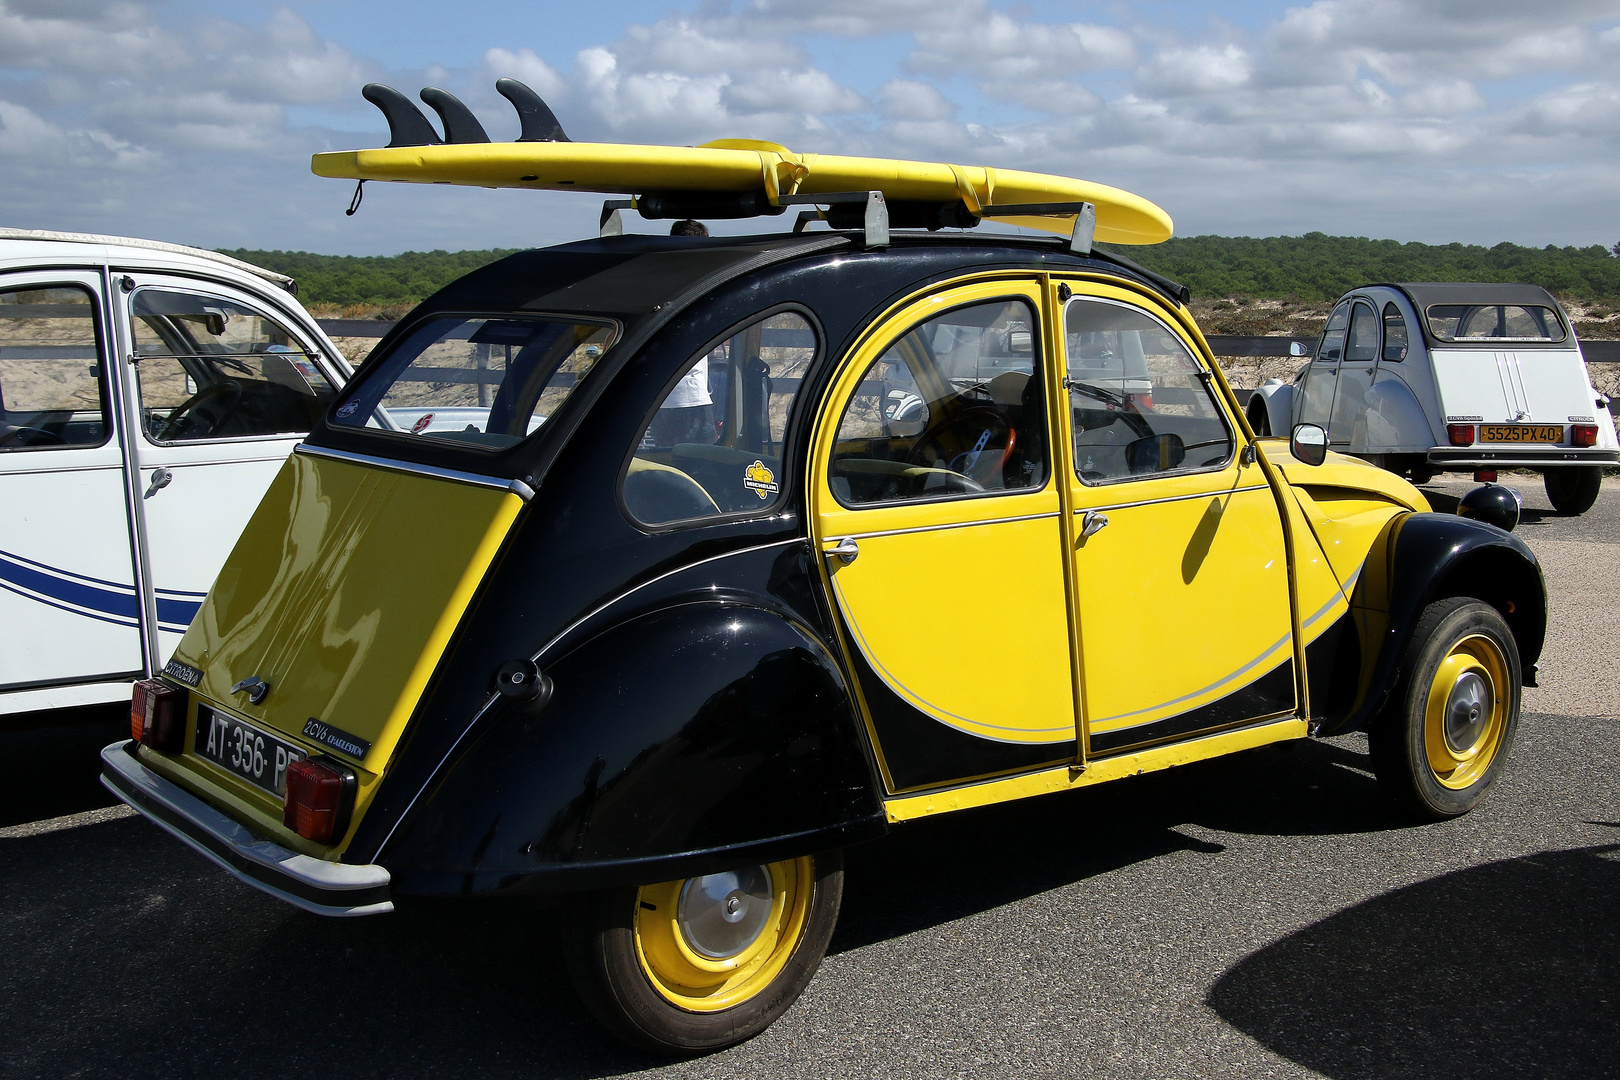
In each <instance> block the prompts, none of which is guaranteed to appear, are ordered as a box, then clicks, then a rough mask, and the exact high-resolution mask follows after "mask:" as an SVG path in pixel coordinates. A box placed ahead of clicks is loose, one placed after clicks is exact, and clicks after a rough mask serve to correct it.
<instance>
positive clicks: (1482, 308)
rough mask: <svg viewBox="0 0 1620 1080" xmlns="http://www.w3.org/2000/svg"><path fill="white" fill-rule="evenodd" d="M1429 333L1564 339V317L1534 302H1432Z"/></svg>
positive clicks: (1449, 337)
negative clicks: (1561, 317)
mask: <svg viewBox="0 0 1620 1080" xmlns="http://www.w3.org/2000/svg"><path fill="white" fill-rule="evenodd" d="M1426 314H1427V315H1428V319H1429V333H1431V334H1433V335H1434V336H1435V337H1437V338H1439V339H1440V340H1441V341H1563V340H1564V337H1565V332H1564V321H1563V320H1562V319H1560V318H1559V317H1558V312H1556V311H1554V310H1553V309H1552V308H1550V307H1542V306H1539V305H1533V304H1430V305H1429V308H1428V311H1427V312H1426Z"/></svg>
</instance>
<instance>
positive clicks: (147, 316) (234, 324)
mask: <svg viewBox="0 0 1620 1080" xmlns="http://www.w3.org/2000/svg"><path fill="white" fill-rule="evenodd" d="M130 316H131V318H130V323H131V326H132V328H133V331H134V338H135V360H136V364H135V371H136V379H137V381H138V383H139V386H140V394H141V425H142V427H143V428H144V429H145V430H146V434H147V437H148V438H150V439H152V440H153V441H154V442H160V443H176V442H191V441H195V440H198V439H222V438H243V437H247V436H253V435H296V434H302V433H304V432H306V431H308V430H309V429H310V428H311V427H313V426H314V424H315V421H316V420H317V419H318V418H319V417H320V415H321V413H322V412H324V411H325V410H326V406H327V405H328V404H330V403H331V400H332V386H331V384H330V383H328V382H327V381H326V376H324V375H322V374H321V371H320V369H319V368H318V367H316V366H315V359H314V356H313V354H311V353H310V352H309V350H308V349H306V348H305V347H304V346H303V344H302V343H300V342H299V341H298V339H297V338H295V337H293V336H292V334H290V333H289V332H288V331H287V329H286V328H285V327H283V326H282V325H281V324H280V323H278V322H276V321H275V320H274V319H271V318H269V317H268V316H266V315H264V314H262V313H260V312H258V311H256V310H254V309H253V308H250V307H248V306H247V305H245V304H240V303H237V302H236V301H233V300H222V299H219V298H217V297H211V296H201V295H198V294H196V293H187V292H179V291H175V290H169V289H141V290H140V291H138V292H136V293H135V295H134V297H133V299H132V300H131V302H130Z"/></svg>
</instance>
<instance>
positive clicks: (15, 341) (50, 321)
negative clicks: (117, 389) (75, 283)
mask: <svg viewBox="0 0 1620 1080" xmlns="http://www.w3.org/2000/svg"><path fill="white" fill-rule="evenodd" d="M101 387H102V379H101V354H100V351H99V349H98V348H97V344H96V317H95V303H94V301H93V299H92V297H91V295H90V293H89V292H88V291H87V290H85V289H81V288H75V287H72V286H62V287H46V288H30V289H14V290H11V291H8V292H0V452H6V451H12V450H43V449H49V448H50V447H53V446H99V445H100V444H101V443H102V442H104V441H106V436H107V416H106V407H105V402H104V399H103V395H102V389H101Z"/></svg>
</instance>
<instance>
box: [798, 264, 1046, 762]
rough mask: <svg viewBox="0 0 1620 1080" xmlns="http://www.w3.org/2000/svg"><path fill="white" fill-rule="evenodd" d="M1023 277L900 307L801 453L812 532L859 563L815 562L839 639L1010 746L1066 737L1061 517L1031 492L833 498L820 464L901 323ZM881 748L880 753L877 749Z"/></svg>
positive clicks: (971, 727)
mask: <svg viewBox="0 0 1620 1080" xmlns="http://www.w3.org/2000/svg"><path fill="white" fill-rule="evenodd" d="M1040 295H1041V294H1040V287H1039V285H1038V284H1037V283H1036V282H1034V281H1032V280H1029V279H1027V278H1025V279H1023V280H1014V279H1002V280H996V281H987V282H982V283H980V284H976V285H971V286H968V287H965V288H957V289H951V290H948V291H941V292H938V293H936V294H934V295H931V296H928V297H926V298H924V299H921V300H919V301H917V302H916V303H913V304H910V305H907V306H906V307H904V308H903V309H902V310H900V311H899V312H897V313H895V314H894V315H893V317H892V318H891V319H890V320H887V321H885V322H884V324H883V329H882V330H880V331H879V332H878V333H877V334H875V335H872V336H870V337H868V338H867V340H866V341H864V342H863V343H862V344H861V345H860V346H859V347H858V348H857V349H856V350H855V351H854V353H852V354H851V356H850V357H849V358H848V359H847V360H846V361H845V363H844V365H843V367H842V369H841V370H840V372H839V375H838V377H837V379H836V380H835V382H834V384H833V387H832V389H831V391H830V393H829V395H828V397H827V398H826V399H825V401H826V404H825V406H824V407H823V409H822V420H821V423H820V426H819V427H818V429H817V432H816V437H815V441H814V444H813V447H814V448H813V449H812V451H811V481H810V499H811V509H812V520H813V521H814V522H815V526H814V528H815V538H816V540H817V541H818V544H820V545H821V546H824V547H825V546H829V545H832V544H834V543H836V542H837V541H838V540H840V539H842V538H844V537H854V538H855V539H856V541H857V543H858V544H859V545H860V554H859V556H858V557H857V558H856V559H855V560H854V561H853V562H851V563H848V564H847V565H846V564H844V563H843V562H841V561H840V560H838V559H824V560H823V564H824V567H825V572H826V575H827V582H828V586H829V589H830V591H831V594H832V595H833V597H834V598H835V601H836V603H837V605H838V608H839V612H840V614H841V615H842V616H843V619H844V625H845V629H846V631H847V640H848V643H849V645H850V647H851V648H853V649H857V650H859V651H860V652H861V653H862V655H864V656H865V658H866V659H867V661H868V662H869V663H870V664H871V665H872V668H873V670H874V671H875V672H877V673H878V676H879V677H880V678H881V679H883V681H884V683H885V684H886V685H887V686H888V687H889V688H890V689H891V690H893V691H894V692H895V693H896V694H898V695H899V696H900V697H901V698H903V699H905V700H906V701H908V702H910V703H911V704H912V705H913V706H915V707H916V708H917V709H919V710H921V711H922V712H923V713H925V714H926V715H928V716H930V717H932V718H933V719H935V720H937V721H938V722H939V723H941V724H944V725H946V726H948V727H951V728H953V729H955V730H958V731H962V732H965V733H967V734H970V735H975V736H977V737H979V738H983V739H991V740H995V741H999V742H1013V743H1054V742H1063V741H1067V740H1070V739H1073V738H1074V737H1075V710H1074V674H1073V666H1072V663H1071V650H1070V637H1069V616H1068V600H1067V592H1066V590H1065V587H1064V580H1063V566H1062V551H1063V540H1062V529H1063V522H1062V514H1061V504H1060V499H1059V492H1058V490H1057V487H1056V485H1055V484H1054V483H1052V481H1051V480H1048V481H1047V483H1046V485H1045V487H1043V488H1042V489H1040V490H1038V491H1033V492H1025V493H1008V494H998V495H994V496H988V497H983V496H981V497H977V498H964V499H949V500H940V501H933V502H914V503H894V504H884V505H869V506H862V507H859V508H855V509H850V508H846V507H844V506H842V505H840V504H839V502H838V500H837V499H836V498H835V497H834V496H833V494H832V490H831V487H830V483H829V476H828V470H827V464H828V462H829V461H831V460H832V458H833V452H834V444H835V440H836V435H837V427H838V422H839V419H840V417H841V416H842V415H843V408H844V403H845V402H846V401H847V400H848V399H849V397H850V395H852V394H853V393H854V392H855V391H856V389H857V388H858V385H859V381H860V378H861V376H862V374H863V373H864V372H865V370H866V367H867V365H868V364H869V363H871V361H872V360H873V359H875V358H876V357H877V356H879V355H880V354H882V353H883V351H884V350H886V349H887V348H889V346H890V345H891V344H893V343H894V341H895V340H896V339H897V338H900V337H902V336H903V335H904V334H905V333H907V332H908V331H909V330H910V328H911V327H913V326H915V325H917V324H918V323H919V322H922V321H925V320H927V319H929V318H931V317H933V316H934V315H936V314H938V313H940V312H941V311H944V310H947V309H949V308H953V307H957V306H960V305H963V304H969V303H973V302H974V301H977V300H988V299H994V298H1003V297H1020V296H1021V297H1024V298H1026V299H1027V300H1028V301H1029V303H1030V305H1031V307H1032V308H1034V309H1035V310H1036V311H1039V310H1041V306H1040V305H1041V299H1040ZM880 752H881V747H880Z"/></svg>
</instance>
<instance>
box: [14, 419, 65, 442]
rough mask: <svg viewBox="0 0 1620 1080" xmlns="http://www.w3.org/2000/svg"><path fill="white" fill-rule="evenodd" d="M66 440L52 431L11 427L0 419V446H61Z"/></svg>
mask: <svg viewBox="0 0 1620 1080" xmlns="http://www.w3.org/2000/svg"><path fill="white" fill-rule="evenodd" d="M66 443H67V440H66V439H64V438H62V436H60V435H58V434H57V433H56V432H54V431H46V430H45V429H44V428H37V427H23V426H18V427H13V426H11V425H10V424H7V423H4V422H3V421H0V446H63V445H66Z"/></svg>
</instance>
